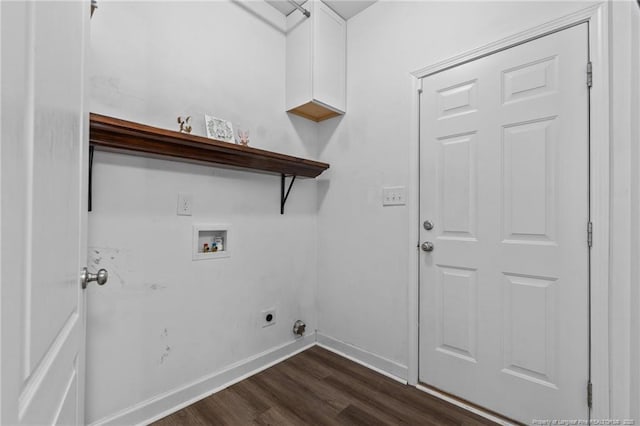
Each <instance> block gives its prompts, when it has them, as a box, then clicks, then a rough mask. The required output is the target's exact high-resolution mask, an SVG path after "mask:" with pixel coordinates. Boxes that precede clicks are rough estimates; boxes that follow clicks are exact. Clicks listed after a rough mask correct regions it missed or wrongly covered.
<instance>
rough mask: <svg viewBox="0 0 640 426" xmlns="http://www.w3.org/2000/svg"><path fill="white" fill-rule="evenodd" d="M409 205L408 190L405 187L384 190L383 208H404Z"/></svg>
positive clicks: (385, 188)
mask: <svg viewBox="0 0 640 426" xmlns="http://www.w3.org/2000/svg"><path fill="white" fill-rule="evenodd" d="M405 204H407V189H406V188H405V187H404V186H387V187H384V188H382V205H383V206H404V205H405Z"/></svg>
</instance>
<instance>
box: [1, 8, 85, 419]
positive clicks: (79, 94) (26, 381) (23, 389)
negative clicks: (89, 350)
mask: <svg viewBox="0 0 640 426" xmlns="http://www.w3.org/2000/svg"><path fill="white" fill-rule="evenodd" d="M0 7H1V19H2V50H1V52H2V113H3V117H2V146H1V154H2V155H1V161H2V163H1V168H0V170H1V175H0V176H1V182H2V201H3V202H2V216H1V217H2V228H1V238H2V240H1V242H2V271H1V292H2V297H1V303H2V305H1V307H2V309H1V311H2V341H1V345H0V346H1V348H2V357H1V364H0V366H1V369H2V371H1V372H2V392H0V394H1V396H2V413H1V415H2V418H1V421H0V423H2V424H12V425H27V424H38V425H40V424H81V423H83V422H84V418H83V416H84V414H83V412H84V411H83V408H84V407H83V406H84V391H83V385H84V371H83V368H84V360H83V357H84V330H85V325H84V295H83V293H82V290H81V287H80V283H79V276H80V269H81V266H84V263H85V260H86V250H84V249H83V248H82V246H83V244H84V242H83V241H84V237H85V224H86V195H85V191H84V190H83V189H84V188H86V164H87V147H88V139H87V134H86V132H87V128H86V126H85V125H84V123H85V122H86V119H87V117H86V114H85V113H84V111H83V108H84V96H85V95H84V79H85V75H84V61H85V54H84V50H85V47H86V44H85V35H86V28H87V25H88V17H89V2H79V1H69V2H2V4H0Z"/></svg>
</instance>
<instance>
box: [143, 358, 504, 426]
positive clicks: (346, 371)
mask: <svg viewBox="0 0 640 426" xmlns="http://www.w3.org/2000/svg"><path fill="white" fill-rule="evenodd" d="M404 424H408V425H425V426H426V425H493V424H494V423H493V422H491V421H489V420H487V419H484V418H482V417H479V416H476V415H475V414H473V413H469V412H467V411H465V410H462V409H460V408H458V407H456V406H454V405H452V404H449V403H447V402H444V401H441V400H439V399H437V398H435V397H432V396H431V395H428V394H426V393H424V392H421V391H419V390H417V389H415V388H413V387H411V386H406V385H403V384H401V383H398V382H396V381H394V380H392V379H390V378H388V377H385V376H383V375H381V374H378V373H376V372H374V371H372V370H370V369H368V368H365V367H363V366H361V365H359V364H357V363H355V362H352V361H350V360H348V359H346V358H343V357H341V356H338V355H336V354H334V353H332V352H330V351H327V350H325V349H322V348H320V347H318V346H314V347H312V348H310V349H308V350H306V351H304V352H302V353H300V354H298V355H296V356H294V357H292V358H289V359H288V360H286V361H284V362H282V363H280V364H277V365H275V366H273V367H271V368H269V369H267V370H265V371H263V372H261V373H259V374H256V375H255V376H252V377H250V378H248V379H246V380H243V381H242V382H239V383H237V384H235V385H233V386H231V387H229V388H227V389H225V390H223V391H220V392H218V393H216V394H214V395H211V396H210V397H208V398H205V399H203V400H201V401H199V402H196V403H195V404H193V405H190V406H188V407H186V408H184V409H182V410H180V411H178V412H176V413H174V414H172V415H170V416H168V417H165V418H164V419H161V420H159V421H158V422H156V423H154V426H174V425H196V426H200V425H202V426H204V425H278V426H280V425H283V426H289V425H367V426H374V425H404Z"/></svg>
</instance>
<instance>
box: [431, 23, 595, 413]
mask: <svg viewBox="0 0 640 426" xmlns="http://www.w3.org/2000/svg"><path fill="white" fill-rule="evenodd" d="M587 31H588V29H587V24H581V25H578V26H575V27H573V28H569V29H566V30H563V31H560V32H557V33H554V34H551V35H548V36H545V37H541V38H538V39H536V40H533V41H530V42H528V43H524V44H521V45H518V46H515V47H512V48H510V49H507V50H503V51H500V52H498V53H495V54H492V55H489V56H486V57H482V58H480V59H477V60H474V61H471V62H468V63H465V64H462V65H460V66H457V67H454V68H451V69H448V70H445V71H442V72H440V73H438V74H434V75H432V76H429V77H426V78H425V79H424V80H423V93H422V95H421V140H420V148H421V163H420V167H421V171H420V176H421V185H420V187H421V194H420V211H421V220H422V221H427V220H429V221H430V222H431V225H429V224H427V226H425V227H421V228H422V229H421V238H422V241H423V242H424V243H427V242H428V243H431V244H432V245H429V244H424V245H423V250H424V251H425V252H423V253H422V255H421V260H420V274H421V275H420V358H419V360H420V364H419V368H420V371H419V378H420V381H421V382H423V383H425V384H427V385H430V386H432V387H435V388H438V389H440V390H443V391H446V392H448V393H451V394H453V395H456V396H458V397H460V398H462V399H465V400H468V401H470V402H472V403H475V404H477V405H480V406H483V407H485V408H488V409H490V410H493V411H496V412H498V413H501V414H503V415H505V416H507V417H510V418H513V419H515V420H518V421H521V422H524V423H531V422H532V421H534V420H552V419H556V420H557V419H587V417H588V414H589V411H588V404H587V379H588V355H589V352H588V351H589V349H588V286H589V265H588V252H589V247H588V241H587V224H588V221H589V175H588V173H589V137H588V126H589V124H588V88H587V62H588V46H587V35H588V34H587Z"/></svg>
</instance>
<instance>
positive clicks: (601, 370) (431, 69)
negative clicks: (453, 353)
mask: <svg viewBox="0 0 640 426" xmlns="http://www.w3.org/2000/svg"><path fill="white" fill-rule="evenodd" d="M584 22H586V23H588V26H589V35H588V37H589V58H590V61H591V62H592V64H593V86H592V87H591V91H590V107H589V115H590V119H589V121H590V128H589V133H590V152H591V155H590V164H589V175H590V176H589V178H590V181H591V185H590V206H589V208H590V210H591V221H592V223H593V246H592V248H591V264H590V275H591V306H590V312H591V380H592V383H594V386H593V407H592V411H591V418H595V419H598V418H600V419H605V418H609V417H610V404H609V388H610V377H609V285H610V284H609V268H610V256H609V245H610V235H609V234H610V233H609V223H610V218H609V216H610V211H609V202H610V190H609V181H610V167H609V157H610V140H609V125H610V123H609V102H610V95H609V26H608V22H609V6H608V4H607V3H606V2H602V3H598V4H595V5H592V6H589V7H587V8H584V9H581V10H579V11H577V12H574V13H572V14H569V15H566V16H563V17H560V18H558V19H555V20H552V21H550V22H546V23H544V24H542V25H538V26H536V27H533V28H530V29H527V30H525V31H522V32H519V33H517V34H514V35H512V36H509V37H506V38H503V39H501V40H497V41H495V42H492V43H490V44H487V45H485V46H482V47H480V48H477V49H473V50H470V51H468V52H464V53H462V54H460V55H457V56H454V57H451V58H449V59H446V60H444V61H441V62H438V63H436V64H433V65H429V66H427V67H425V68H422V69H419V70H417V71H414V72H412V73H411V75H412V76H413V78H414V84H413V92H412V111H411V141H412V143H411V151H410V154H411V155H410V156H409V158H410V164H409V174H410V177H409V179H410V180H409V182H410V188H409V190H410V196H409V223H410V232H409V244H411V246H412V247H415V250H413V251H412V255H411V257H410V259H409V283H408V309H407V313H408V324H409V330H408V333H409V336H408V341H409V359H408V371H409V373H408V378H407V381H408V383H409V384H412V385H418V362H419V354H418V348H419V344H418V339H419V332H418V324H419V319H420V318H419V303H420V299H419V284H420V281H419V280H420V277H419V255H420V250H419V245H420V243H421V241H420V239H419V238H420V220H421V218H420V211H419V208H420V155H419V154H420V93H421V91H422V78H424V77H427V76H429V75H432V74H435V73H438V72H440V71H444V70H446V69H449V68H452V67H455V66H458V65H461V64H463V63H466V62H469V61H472V60H475V59H478V58H481V57H484V56H488V55H491V54H492V53H496V52H498V51H501V50H505V49H508V48H510V47H513V46H517V45H519V44H522V43H526V42H527V41H531V40H534V39H536V38H539V37H543V36H545V35H548V34H551V33H554V32H557V31H561V30H563V29H565V28H568V27H571V26H574V25H577V24H580V23H584ZM585 65H586V64H585ZM585 84H586V69H585ZM585 232H586V229H585ZM585 401H586V389H585Z"/></svg>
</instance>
